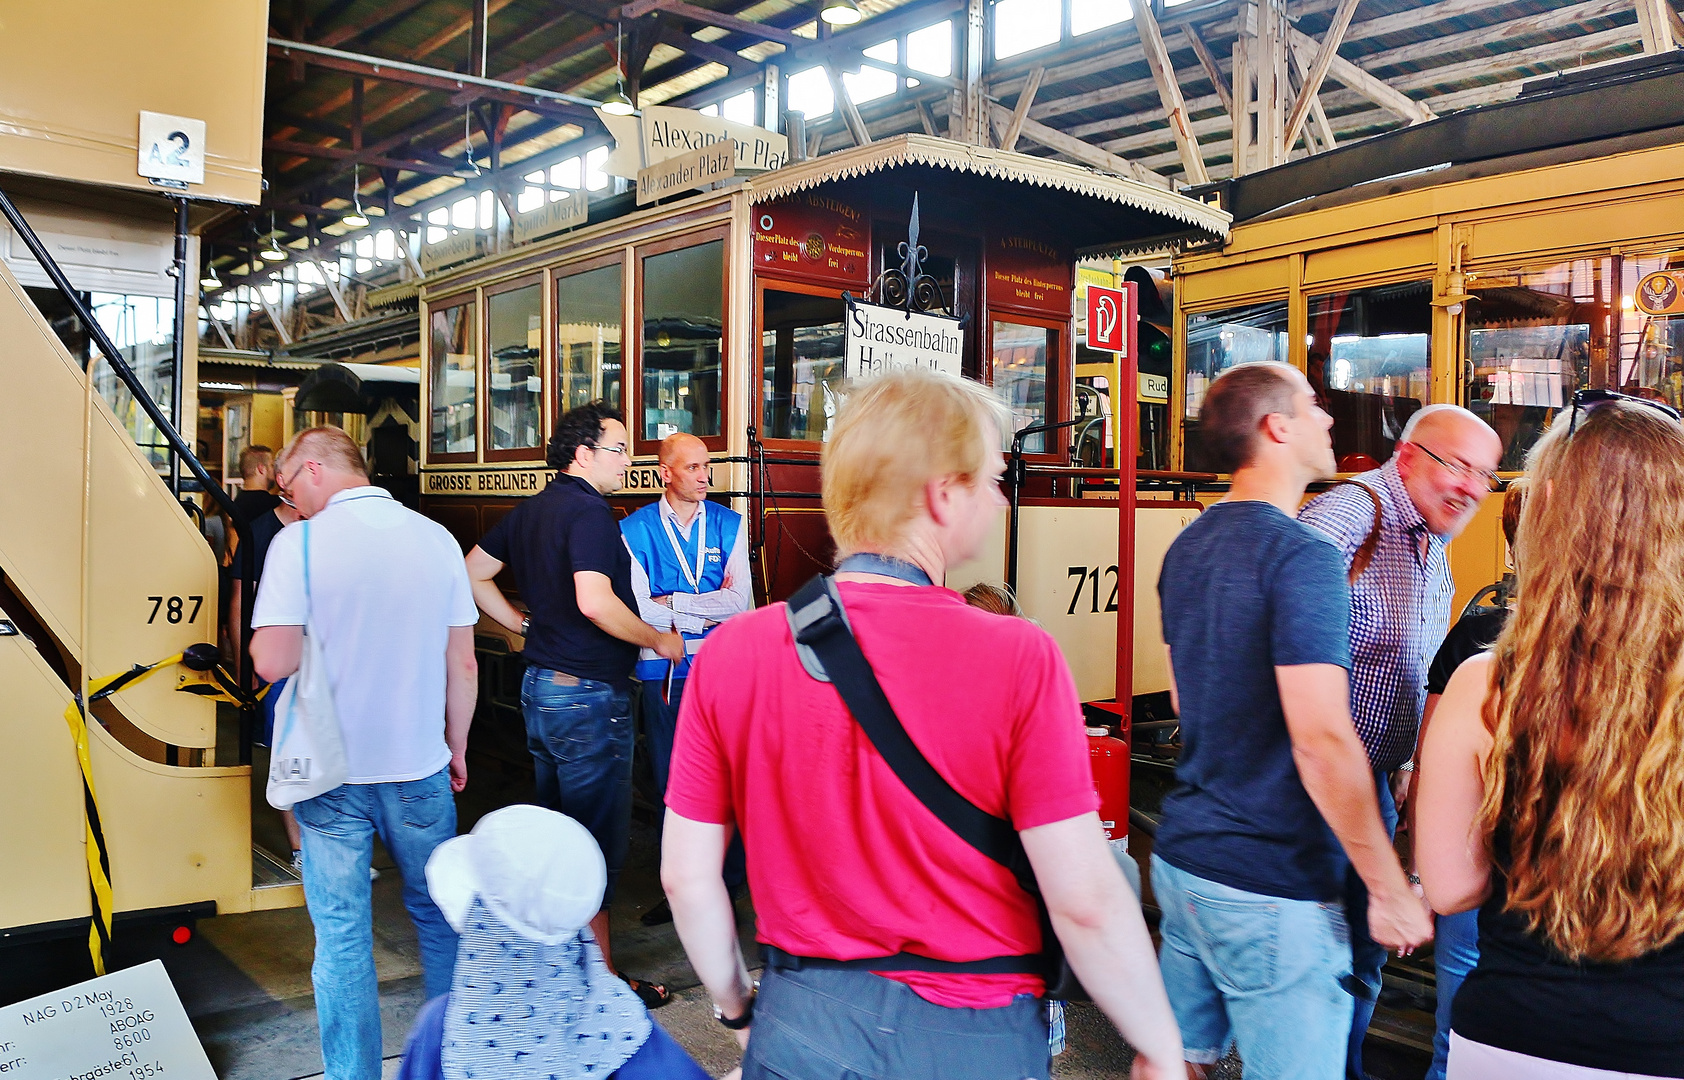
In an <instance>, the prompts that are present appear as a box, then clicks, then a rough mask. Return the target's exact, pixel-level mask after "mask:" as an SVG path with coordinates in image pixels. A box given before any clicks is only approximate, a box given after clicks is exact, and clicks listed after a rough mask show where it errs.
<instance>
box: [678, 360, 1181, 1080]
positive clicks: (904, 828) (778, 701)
mask: <svg viewBox="0 0 1684 1080" xmlns="http://www.w3.org/2000/svg"><path fill="white" fill-rule="evenodd" d="M1002 417H1003V412H1002V410H1001V407H1000V405H999V402H998V399H996V398H995V397H994V396H993V394H992V393H991V392H990V391H988V390H987V389H985V388H983V387H981V386H978V385H977V384H975V383H971V382H967V381H964V380H959V379H953V378H949V377H945V376H938V375H932V374H929V373H923V372H900V373H896V374H893V375H888V376H883V377H879V378H877V379H874V380H871V381H869V382H866V383H863V384H861V385H859V386H857V387H855V388H854V389H853V391H852V392H851V393H850V394H849V396H848V400H847V402H846V403H845V404H844V406H843V408H842V409H841V411H840V414H839V415H838V417H837V419H836V422H835V424H834V425H833V427H832V429H831V434H830V439H829V441H828V442H827V443H826V445H825V450H824V461H823V467H824V485H823V488H824V506H825V512H826V515H827V518H828V521H829V525H830V529H831V534H832V535H833V536H834V537H835V539H836V543H837V549H838V559H839V563H838V568H839V572H838V574H837V577H836V580H837V583H838V588H839V591H840V596H841V600H842V604H843V607H844V609H845V610H846V613H847V619H848V622H849V625H850V626H851V628H852V630H853V632H854V635H855V637H856V639H857V640H858V642H859V646H860V649H861V651H862V653H863V654H864V656H865V658H866V660H867V661H868V662H869V663H870V665H871V667H872V669H873V671H874V672H875V673H876V676H877V679H878V681H879V682H880V683H881V684H882V687H883V692H884V694H885V696H886V697H887V699H888V701H889V704H890V705H891V706H892V707H893V709H894V711H895V714H896V716H897V717H898V718H899V719H900V721H901V723H902V724H903V725H904V727H905V728H906V731H907V733H908V735H909V736H910V738H911V740H912V742H913V743H914V744H915V745H916V746H917V748H918V750H919V752H920V753H922V754H923V756H924V757H925V758H927V759H928V760H929V762H930V764H931V765H932V766H933V767H934V768H935V770H936V771H937V772H938V773H940V774H941V776H942V777H943V778H944V779H946V780H947V781H948V783H950V784H951V785H952V786H953V787H954V788H955V789H956V790H957V791H958V792H959V794H961V795H963V796H964V797H965V798H966V799H968V800H969V801H970V802H972V803H974V804H975V805H976V806H977V807H979V808H980V809H982V810H983V811H985V812H987V813H989V814H993V815H995V816H997V817H1001V818H1005V819H1007V820H1009V821H1010V822H1011V824H1012V826H1013V827H1014V828H1015V829H1016V830H1017V831H1018V834H1019V837H1020V838H1021V840H1022V842H1023V846H1024V849H1025V851H1026V852H1027V854H1028V857H1029V861H1030V864H1031V865H1032V866H1033V868H1034V871H1035V875H1036V878H1037V880H1038V882H1039V885H1040V890H1041V894H1042V897H1043V899H1044V901H1045V903H1046V906H1047V909H1048V913H1049V915H1050V918H1051V922H1052V926H1053V929H1054V931H1055V932H1056V933H1057V934H1058V937H1059V940H1060V942H1061V943H1062V944H1063V946H1064V949H1065V952H1066V955H1067V956H1068V957H1069V960H1070V964H1071V966H1072V967H1073V968H1074V969H1075V971H1076V973H1077V974H1078V975H1079V976H1080V977H1081V979H1082V981H1083V984H1084V985H1085V986H1086V987H1087V989H1088V991H1089V993H1090V994H1091V995H1092V996H1093V999H1094V1001H1095V1002H1097V1003H1098V1004H1099V1006H1100V1007H1101V1008H1102V1009H1103V1010H1104V1011H1105V1012H1106V1014H1107V1015H1108V1016H1110V1017H1111V1019H1112V1020H1113V1021H1114V1022H1115V1023H1116V1024H1117V1026H1118V1028H1119V1029H1120V1030H1122V1032H1123V1034H1124V1035H1125V1037H1127V1038H1128V1039H1129V1041H1130V1042H1131V1043H1133V1044H1134V1045H1135V1046H1136V1047H1137V1048H1138V1049H1139V1051H1140V1053H1139V1055H1138V1057H1137V1059H1136V1071H1135V1075H1136V1076H1137V1077H1156V1076H1172V1075H1175V1076H1179V1075H1180V1072H1181V1064H1180V1062H1181V1041H1180V1036H1179V1034H1178V1032H1177V1030H1176V1026H1175V1020H1174V1017H1173V1014H1172V1013H1171V1012H1170V1008H1169V1003H1168V1000H1167V999H1166V997H1165V995H1164V989H1163V983H1162V980H1161V978H1160V977H1159V974H1158V970H1157V963H1156V961H1155V959H1154V957H1153V954H1152V947H1151V942H1150V939H1149V938H1148V936H1147V933H1146V928H1145V924H1144V923H1143V921H1142V920H1141V917H1140V911H1139V906H1138V904H1137V903H1136V902H1135V900H1134V898H1133V896H1132V894H1131V893H1130V892H1129V890H1128V888H1127V886H1126V884H1125V883H1124V881H1123V878H1122V874H1121V872H1120V871H1119V870H1118V868H1117V864H1116V863H1115V861H1114V860H1113V859H1112V857H1111V853H1110V850H1109V848H1108V847H1107V846H1106V843H1105V837H1104V833H1103V831H1102V830H1101V828H1100V825H1099V818H1098V814H1097V813H1096V809H1097V799H1096V797H1095V794H1094V788H1093V778H1092V774H1091V772H1090V770H1089V764H1088V754H1087V747H1086V742H1085V740H1084V737H1083V731H1082V720H1081V709H1080V705H1079V703H1078V701H1077V699H1076V692H1075V686H1074V684H1073V683H1072V681H1071V678H1070V673H1069V670H1068V668H1067V667H1066V666H1065V664H1064V660H1063V658H1062V656H1060V654H1059V652H1058V648H1057V646H1056V645H1055V644H1054V643H1053V641H1052V639H1051V638H1050V637H1049V636H1048V635H1047V634H1046V633H1045V632H1044V631H1042V630H1040V629H1039V628H1038V627H1036V626H1034V625H1033V624H1032V623H1029V622H1027V621H1025V620H1021V619H1012V618H1006V617H1001V616H997V615H990V614H987V613H985V612H981V611H977V610H975V609H972V608H969V607H967V606H966V605H965V603H964V600H963V598H962V597H960V596H959V595H958V594H957V593H954V592H951V591H949V590H947V589H945V588H940V587H937V586H934V585H932V584H931V582H932V581H941V580H943V578H944V576H945V572H946V569H947V567H949V566H953V565H957V564H958V563H961V562H963V561H965V560H966V559H969V558H971V557H972V556H974V555H975V554H977V552H978V551H979V549H980V548H981V546H982V544H983V542H984V541H985V539H986V538H987V536H988V534H989V532H990V530H991V528H992V527H993V526H994V524H995V522H996V520H997V518H998V514H999V511H1000V509H1001V507H1002V506H1003V505H1004V499H1003V498H1002V497H1001V495H1000V490H999V478H1000V474H1001V472H1002V471H1003V461H1002V459H1001V456H1000V452H999V450H998V449H996V447H998V445H999V438H1000V424H1001V419H1002ZM667 807H668V812H667V823H666V843H665V845H664V851H665V854H664V857H663V862H662V881H663V883H664V885H665V887H666V891H667V895H668V898H669V899H670V901H671V903H672V909H673V916H674V921H675V923H676V924H677V928H678V932H679V936H680V938H681V939H682V940H683V942H684V946H685V950H686V951H687V952H688V954H689V956H690V961H691V963H692V965H693V966H694V967H695V969H696V972H697V974H698V975H699V976H700V977H701V980H702V983H703V985H704V986H705V987H706V989H707V991H708V993H709V994H710V995H711V996H712V998H713V1000H714V1003H715V1014H716V1015H717V1016H718V1017H719V1019H720V1021H721V1023H723V1024H725V1025H726V1026H727V1027H730V1028H733V1029H734V1030H737V1031H738V1034H739V1038H741V1039H742V1040H743V1041H744V1044H745V1045H746V1047H747V1054H746V1056H745V1059H744V1063H743V1069H744V1077H745V1080H755V1078H757V1077H765V1076H788V1077H802V1078H808V1077H812V1078H828V1077H838V1078H839V1077H843V1076H851V1075H863V1076H880V1077H888V1076H893V1077H896V1078H902V1077H906V1078H914V1077H920V1076H935V1075H938V1074H939V1075H963V1076H966V1077H967V1078H975V1080H990V1078H994V1077H999V1078H1001V1080H1027V1078H1036V1080H1044V1078H1046V1077H1047V1076H1048V1074H1049V1071H1050V1061H1049V1057H1048V1052H1047V1040H1046V1025H1045V1019H1044V1017H1045V1011H1044V1009H1043V1008H1042V1007H1041V1004H1040V1001H1039V997H1040V995H1041V994H1042V993H1043V992H1044V985H1043V982H1042V980H1041V978H1040V977H1039V976H1038V975H1033V974H979V973H974V972H968V971H961V972H957V973H956V972H954V971H952V970H942V969H943V967H944V965H950V964H961V965H963V964H966V963H968V962H972V961H979V960H986V959H989V958H995V957H1021V956H1026V955H1033V954H1036V953H1039V952H1040V951H1041V948H1042V942H1041V930H1040V918H1039V914H1038V909H1037V906H1036V902H1035V900H1034V899H1033V898H1032V897H1031V896H1030V895H1029V894H1028V893H1026V892H1025V891H1024V890H1023V888H1022V887H1020V886H1019V885H1018V883H1017V881H1016V879H1015V878H1014V877H1013V876H1012V874H1011V872H1010V871H1008V870H1007V869H1005V868H1004V867H1003V866H1001V865H999V864H998V863H996V862H994V861H993V860H991V859H990V858H988V857H987V856H985V855H983V854H982V853H980V852H979V851H977V850H976V849H975V848H973V847H971V846H970V845H969V844H967V843H966V842H965V841H964V840H962V839H961V838H960V837H959V836H957V835H956V834H954V833H953V832H952V831H951V830H949V829H948V827H947V826H946V825H944V824H943V823H942V822H941V821H940V820H939V819H937V818H936V817H935V816H934V815H933V814H932V813H931V812H930V811H929V810H928V809H926V808H925V807H924V805H923V804H922V803H921V802H920V801H919V800H918V798H917V797H916V796H914V795H913V794H912V792H911V791H909V790H908V789H907V787H906V786H905V785H904V784H903V783H902V782H901V781H900V779H899V778H897V777H896V775H895V773H894V772H893V771H892V770H891V769H890V767H889V766H888V765H887V764H886V763H885V761H884V760H883V758H882V757H881V756H880V755H879V754H878V752H877V750H876V749H875V747H874V746H873V745H872V743H871V740H870V739H869V738H868V737H867V735H866V733H865V731H864V730H863V729H862V728H861V727H860V726H859V724H858V723H856V722H855V720H854V718H853V717H852V716H851V715H850V713H849V712H848V710H847V708H846V707H845V706H844V705H843V703H842V700H841V698H840V697H839V696H838V694H837V691H836V689H835V688H834V687H833V686H831V685H829V684H827V683H824V682H820V681H818V680H817V679H815V678H814V677H813V676H811V675H809V674H808V673H807V670H806V669H805V668H804V667H803V664H802V661H801V659H800V658H799V656H798V654H797V652H796V648H795V643H794V638H793V635H792V633H791V631H790V628H789V623H788V618H787V614H786V606H785V605H783V604H777V605H772V606H770V607H767V608H763V609H761V610H759V611H756V612H752V613H750V614H747V615H743V616H739V617H738V618H737V619H734V620H732V621H731V622H730V623H728V624H726V625H725V626H722V627H720V628H719V629H718V630H717V631H716V632H715V633H714V634H713V635H712V636H711V637H710V638H709V639H708V643H707V645H706V646H705V647H704V648H703V649H702V650H701V652H700V653H699V654H698V656H697V658H696V661H695V665H694V666H693V668H692V671H691V676H690V685H689V689H688V691H687V693H686V695H685V699H684V705H683V709H682V711H681V713H680V716H679V721H678V739H677V745H676V748H675V751H674V754H673V766H672V776H671V780H670V782H669V786H668V789H667ZM738 828H740V829H741V830H742V833H743V839H744V842H745V844H746V846H747V850H748V867H749V882H750V887H751V890H752V892H753V894H754V898H755V910H756V913H757V915H758V917H759V933H758V937H759V938H760V940H761V941H762V942H763V943H764V944H765V945H768V946H772V947H773V949H771V950H768V954H769V955H770V956H772V957H773V958H774V962H772V963H769V964H768V966H767V971H766V974H765V979H764V982H763V985H762V987H761V989H760V992H759V994H758V996H756V992H755V991H754V989H753V988H752V986H751V983H750V982H749V978H748V973H747V970H746V967H745V965H744V962H743V958H742V953H741V949H740V946H739V943H738V941H737V937H736V928H735V922H734V918H733V911H732V908H731V901H730V896H729V894H728V893H727V891H726V889H725V885H724V882H723V880H722V877H721V867H722V863H723V859H724V854H725V846H726V844H727V842H728V841H729V839H730V836H731V834H732V833H733V831H734V830H736V829H738ZM888 957H895V958H896V960H895V964H896V966H897V967H901V968H904V967H910V968H913V969H914V970H893V971H883V972H880V973H874V972H873V971H872V970H870V969H869V965H865V966H862V967H850V968H839V967H837V966H836V965H835V964H834V962H835V961H856V960H869V959H878V958H888ZM751 1020H753V1021H754V1027H753V1031H754V1035H753V1037H752V1038H750V1037H749V1036H748V1031H749V1027H748V1025H749V1022H750V1021H751Z"/></svg>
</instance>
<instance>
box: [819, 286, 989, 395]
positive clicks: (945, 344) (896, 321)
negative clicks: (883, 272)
mask: <svg viewBox="0 0 1684 1080" xmlns="http://www.w3.org/2000/svg"><path fill="white" fill-rule="evenodd" d="M842 338H843V344H842V355H843V357H844V358H845V367H846V372H847V374H846V377H847V378H849V379H863V378H869V377H870V376H872V375H881V374H883V373H885V372H889V371H899V370H901V369H903V368H925V369H927V370H930V371H939V372H941V373H942V374H943V375H953V376H957V375H959V373H960V366H961V364H962V363H963V361H964V354H965V331H964V327H963V326H961V325H960V323H959V320H958V319H950V318H948V317H947V316H945V315H925V314H923V313H922V312H917V311H906V310H903V309H901V308H892V307H879V306H878V305H876V304H862V303H860V302H858V301H855V302H853V303H851V304H849V305H848V317H847V321H846V322H845V323H844V324H843V332H842Z"/></svg>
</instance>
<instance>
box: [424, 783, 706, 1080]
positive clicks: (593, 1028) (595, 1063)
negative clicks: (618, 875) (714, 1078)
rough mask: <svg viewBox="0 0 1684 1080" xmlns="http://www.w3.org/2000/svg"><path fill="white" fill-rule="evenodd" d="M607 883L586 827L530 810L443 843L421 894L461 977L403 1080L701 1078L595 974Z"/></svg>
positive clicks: (624, 996) (435, 1007) (434, 1004)
mask: <svg viewBox="0 0 1684 1080" xmlns="http://www.w3.org/2000/svg"><path fill="white" fill-rule="evenodd" d="M607 880H608V873H607V867H606V865H605V864H604V862H603V858H602V851H601V849H600V848H598V847H597V844H596V841H595V840H594V839H592V838H591V834H590V833H589V832H588V831H587V830H586V829H585V827H584V826H583V825H580V824H579V823H578V822H576V821H574V820H573V819H572V818H570V817H566V816H564V815H562V814H558V813H556V812H555V811H553V810H545V809H543V808H542V807H538V806H526V805H518V806H508V807H504V808H503V809H501V810H497V811H495V812H493V813H490V814H487V815H486V816H485V817H483V818H481V819H480V821H479V824H478V825H476V826H474V830H473V832H471V833H469V834H468V835H466V836H459V837H456V838H455V839H453V840H447V841H445V842H444V843H443V844H440V845H439V846H438V848H437V849H436V850H435V851H434V852H433V855H432V858H430V859H429V860H428V861H427V888H428V891H429V892H431V893H432V896H433V902H434V903H436V904H437V905H438V906H439V910H441V911H443V912H444V917H445V918H446V919H447V920H448V921H449V922H450V925H451V926H452V927H454V928H455V930H456V932H457V933H458V934H460V935H461V944H460V945H459V946H458V948H457V953H456V977H455V980H454V981H453V982H452V984H451V988H450V993H449V994H447V995H444V996H442V997H438V998H435V999H433V1000H432V1001H429V1002H428V1003H427V1004H426V1006H424V1007H423V1008H422V1010H421V1013H420V1015H419V1016H418V1017H417V1018H416V1022H415V1028H414V1030H413V1031H411V1032H410V1036H409V1042H408V1045H406V1046H405V1048H404V1059H403V1065H402V1067H401V1069H400V1071H399V1073H398V1076H399V1078H400V1080H488V1078H496V1080H524V1078H527V1077H531V1078H533V1080H587V1078H588V1080H603V1078H606V1077H610V1076H612V1077H615V1078H616V1080H657V1078H658V1080H707V1073H705V1072H703V1071H702V1069H701V1067H700V1066H698V1065H697V1064H696V1063H695V1061H693V1060H692V1059H691V1058H690V1056H689V1055H688V1054H686V1053H685V1052H684V1050H683V1048H682V1047H680V1046H679V1045H678V1044H677V1043H676V1042H674V1041H673V1040H672V1038H671V1037H670V1036H669V1035H667V1034H666V1032H665V1031H663V1030H662V1029H661V1027H660V1025H658V1024H655V1023H653V1022H652V1021H651V1020H650V1019H649V1012H648V1010H647V1009H645V1008H644V1006H643V1003H642V1002H641V1001H640V1000H639V999H638V997H637V995H636V993H634V992H633V991H632V989H631V988H630V987H628V986H627V985H626V984H625V983H624V982H623V981H621V980H620V979H619V977H617V976H615V975H614V974H613V973H611V972H610V971H609V970H608V967H607V965H606V964H604V963H603V962H602V952H601V950H600V949H598V948H597V944H596V941H595V939H594V938H592V937H591V933H590V929H589V926H588V924H589V922H590V919H591V916H592V915H595V914H596V912H597V911H598V909H599V908H600V907H601V905H602V891H603V888H604V886H605V885H606V883H607Z"/></svg>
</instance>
